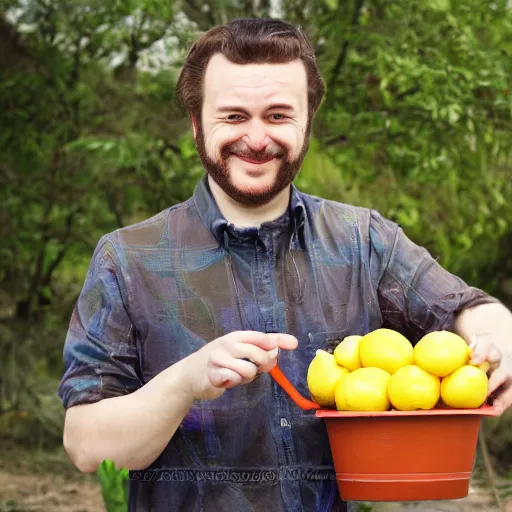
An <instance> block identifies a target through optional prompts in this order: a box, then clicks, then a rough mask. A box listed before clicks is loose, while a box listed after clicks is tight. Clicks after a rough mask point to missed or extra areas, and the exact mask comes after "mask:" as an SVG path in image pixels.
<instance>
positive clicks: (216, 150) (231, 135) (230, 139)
mask: <svg viewBox="0 0 512 512" xmlns="http://www.w3.org/2000/svg"><path fill="white" fill-rule="evenodd" d="M233 128H235V129H233ZM242 136H243V133H239V130H236V127H223V128H222V129H219V130H215V129H213V130H212V131H211V132H210V133H209V134H208V136H207V138H206V142H205V145H206V150H207V152H208V155H209V156H210V157H215V158H220V156H221V150H222V148H224V147H226V146H229V145H230V144H234V143H235V142H237V141H238V140H239V139H240V138H241V137H242Z"/></svg>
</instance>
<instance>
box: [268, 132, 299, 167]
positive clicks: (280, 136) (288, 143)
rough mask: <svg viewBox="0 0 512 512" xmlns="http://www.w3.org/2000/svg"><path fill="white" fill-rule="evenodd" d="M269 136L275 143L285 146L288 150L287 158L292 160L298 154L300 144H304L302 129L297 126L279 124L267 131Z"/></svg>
mask: <svg viewBox="0 0 512 512" xmlns="http://www.w3.org/2000/svg"><path fill="white" fill-rule="evenodd" d="M268 135H269V137H270V138H272V139H273V140H274V141H275V142H276V143H277V144H279V145H280V146H283V147H285V148H286V149H287V150H288V155H289V158H291V159H292V160H293V159H294V158H296V157H297V156H299V153H300V150H301V149H302V145H303V144H304V135H305V133H304V131H302V130H301V129H300V128H298V127H297V126H292V125H288V126H285V125H283V126H281V127H276V129H273V130H272V132H270V131H269V134H268Z"/></svg>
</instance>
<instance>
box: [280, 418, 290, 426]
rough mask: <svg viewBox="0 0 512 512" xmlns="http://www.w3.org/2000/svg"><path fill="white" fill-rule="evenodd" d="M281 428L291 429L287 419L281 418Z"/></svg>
mask: <svg viewBox="0 0 512 512" xmlns="http://www.w3.org/2000/svg"><path fill="white" fill-rule="evenodd" d="M281 427H291V425H290V424H289V423H288V420H287V419H286V418H281Z"/></svg>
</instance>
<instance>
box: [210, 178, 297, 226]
mask: <svg viewBox="0 0 512 512" xmlns="http://www.w3.org/2000/svg"><path fill="white" fill-rule="evenodd" d="M208 184H209V185H210V190H211V191H212V194H213V197H214V198H215V201H216V202H217V206H218V207H219V210H220V212H221V213H222V215H224V217H225V218H226V220H227V221H228V222H230V223H232V224H234V225H235V226H236V227H239V228H247V227H253V226H256V227H258V226H260V225H261V224H262V223H263V222H269V221H271V220H274V219H277V218H278V217H280V216H281V215H283V213H284V212H285V211H286V209H287V208H288V203H289V201H290V185H288V186H287V187H286V188H285V189H284V190H282V191H281V192H279V194H277V196H276V197H274V198H273V199H272V200H271V201H269V202H268V203H265V204H262V205H259V206H245V205H243V204H241V203H239V202H237V201H235V200H234V199H232V198H231V197H229V196H228V195H227V194H226V193H225V192H224V191H223V190H222V189H221V188H220V187H219V185H217V183H216V182H215V181H214V180H213V179H212V178H211V177H210V176H208Z"/></svg>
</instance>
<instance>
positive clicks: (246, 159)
mask: <svg viewBox="0 0 512 512" xmlns="http://www.w3.org/2000/svg"><path fill="white" fill-rule="evenodd" d="M233 156H236V157H237V158H239V159H240V160H243V161H244V162H247V163H249V164H255V165H262V164H266V163H268V162H271V161H272V160H274V158H275V156H267V157H264V158H262V159H259V160H256V159H254V158H250V157H248V156H245V155H238V154H236V153H233Z"/></svg>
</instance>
